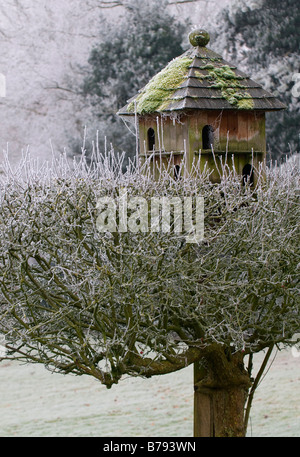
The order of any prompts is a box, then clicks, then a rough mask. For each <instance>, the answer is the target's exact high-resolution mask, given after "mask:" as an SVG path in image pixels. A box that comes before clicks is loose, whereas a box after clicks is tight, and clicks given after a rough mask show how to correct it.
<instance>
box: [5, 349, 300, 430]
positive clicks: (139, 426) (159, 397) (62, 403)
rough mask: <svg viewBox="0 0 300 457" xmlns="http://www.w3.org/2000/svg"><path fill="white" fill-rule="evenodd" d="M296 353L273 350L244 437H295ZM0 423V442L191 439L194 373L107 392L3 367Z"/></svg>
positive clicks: (299, 366) (92, 384)
mask: <svg viewBox="0 0 300 457" xmlns="http://www.w3.org/2000/svg"><path fill="white" fill-rule="evenodd" d="M295 355H298V354H297V352H296V353H295V351H294V356H293V353H292V351H291V350H288V351H281V352H278V354H277V356H276V359H275V361H274V363H273V365H272V367H271V369H270V371H269V372H268V374H267V375H266V377H265V378H264V380H263V382H262V383H261V385H260V386H259V388H258V391H257V393H256V396H255V399H254V406H253V409H252V414H251V423H250V427H249V433H248V436H253V437H256V436H257V437H259V436H260V437H267V436H286V437H288V436H290V437H291V436H294V437H295V436H299V435H300V405H299V398H300V383H299V381H300V357H295ZM261 358H262V355H258V356H257V359H258V360H261ZM257 367H258V365H256V369H257ZM0 418H1V420H0V436H1V437H14V436H17V437H20V436H23V437H61V436H64V437H68V436H72V437H97V436H98V437H138V436H142V437H192V433H193V370H192V367H188V368H187V369H185V370H182V371H180V372H178V373H174V374H171V375H167V376H162V377H155V378H153V379H150V380H143V379H138V378H137V379H129V378H128V379H125V380H124V381H121V382H120V384H119V385H118V386H115V387H113V388H112V389H111V390H106V388H105V387H103V386H102V385H101V384H99V383H98V382H97V381H96V380H94V379H92V378H88V377H73V376H62V375H58V374H51V373H49V372H48V371H46V370H45V369H44V368H43V367H41V366H37V365H20V364H17V363H7V362H5V361H4V362H2V363H0Z"/></svg>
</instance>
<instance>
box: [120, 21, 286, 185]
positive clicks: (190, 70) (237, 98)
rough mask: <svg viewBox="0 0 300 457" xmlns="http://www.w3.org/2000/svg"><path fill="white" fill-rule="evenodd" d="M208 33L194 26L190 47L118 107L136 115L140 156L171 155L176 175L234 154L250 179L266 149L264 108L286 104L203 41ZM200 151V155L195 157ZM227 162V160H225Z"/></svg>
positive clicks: (122, 112) (214, 175) (123, 112)
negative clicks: (184, 170) (186, 169)
mask: <svg viewBox="0 0 300 457" xmlns="http://www.w3.org/2000/svg"><path fill="white" fill-rule="evenodd" d="M208 42H209V34H208V33H207V32H206V31H204V30H195V31H194V32H192V33H191V34H190V43H191V45H192V47H191V48H190V49H188V50H187V51H186V52H185V53H184V54H182V55H181V56H179V57H177V58H175V59H174V60H172V61H171V62H170V63H169V64H168V65H167V66H166V67H165V68H164V69H163V70H162V71H161V72H159V73H158V74H157V75H155V76H154V77H153V78H152V79H151V80H150V81H149V83H148V84H147V85H146V86H145V87H144V88H142V89H141V90H140V91H139V93H138V94H137V95H135V96H134V97H133V98H131V99H130V100H129V101H128V103H127V104H126V105H125V106H124V107H123V108H121V109H120V110H119V111H118V114H119V115H120V116H123V117H124V118H126V117H128V116H134V117H136V118H137V119H138V127H139V139H140V156H141V158H143V157H145V156H149V155H151V154H152V155H153V160H156V161H157V160H158V156H159V159H160V160H161V158H163V160H165V161H166V162H167V160H168V158H169V157H172V161H173V166H174V176H175V177H178V176H179V174H180V173H182V172H183V171H182V170H183V167H181V164H182V161H183V157H184V155H185V166H186V167H188V168H191V166H192V164H193V163H195V160H196V161H197V163H199V166H200V167H204V165H205V163H207V165H208V167H209V168H211V169H212V170H214V171H213V173H212V175H211V179H212V180H213V181H217V180H218V173H217V172H216V170H215V158H216V157H218V156H225V155H226V157H227V158H228V160H229V161H232V160H234V166H235V168H236V169H237V171H238V172H239V173H240V174H241V175H244V176H249V178H250V179H251V180H252V181H253V182H254V181H255V176H254V174H253V173H252V170H253V166H252V165H254V167H256V166H258V163H259V162H260V161H263V160H264V159H265V155H266V136H265V113H266V112H267V111H274V110H282V109H285V105H283V104H282V103H281V102H280V101H279V100H278V99H277V98H276V97H274V96H273V95H272V94H271V93H269V92H267V91H265V90H264V89H263V88H262V86H261V85H260V84H258V83H257V82H255V81H253V80H252V79H250V78H249V76H247V75H246V74H245V73H243V72H241V71H240V70H238V69H237V67H236V66H234V65H232V64H230V63H228V62H226V61H225V60H224V59H223V58H222V57H221V56H220V55H219V54H217V53H215V52H214V51H212V50H211V49H208V48H207V47H206V45H207V44H208ZM199 157H200V160H199ZM228 164H229V165H230V163H228Z"/></svg>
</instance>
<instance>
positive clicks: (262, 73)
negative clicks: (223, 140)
mask: <svg viewBox="0 0 300 457" xmlns="http://www.w3.org/2000/svg"><path fill="white" fill-rule="evenodd" d="M299 22H300V9H299V2H298V1H297V0H284V1H280V0H260V1H259V2H257V1H250V2H249V1H247V2H246V1H244V0H237V1H235V2H233V3H232V4H231V5H229V6H227V7H226V8H225V9H224V10H223V11H221V13H220V14H219V16H218V17H217V19H216V26H215V33H216V35H217V36H218V42H219V49H220V50H221V51H222V52H224V53H225V55H226V56H228V58H230V59H231V60H233V61H235V62H237V63H238V65H239V67H240V68H241V69H244V71H245V72H247V73H248V74H250V75H251V77H252V78H253V79H254V80H256V81H258V82H260V83H261V84H262V85H263V87H264V88H265V89H266V90H269V91H271V92H272V93H274V94H275V95H277V96H278V97H279V99H280V100H281V101H282V102H283V103H285V104H286V105H287V107H288V109H287V110H286V111H283V112H280V113H275V114H272V113H271V114H268V115H267V138H268V149H269V151H270V152H271V154H272V158H273V159H277V158H280V157H281V156H283V155H285V154H286V153H289V152H291V151H292V152H295V151H296V150H298V151H299V135H300V129H299V125H300V94H299V90H298V91H296V88H295V85H296V84H297V85H298V86H297V87H299V80H300V74H299V73H300V67H299V50H300V41H299V33H298V29H299Z"/></svg>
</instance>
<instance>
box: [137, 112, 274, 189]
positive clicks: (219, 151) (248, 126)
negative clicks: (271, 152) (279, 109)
mask: <svg viewBox="0 0 300 457" xmlns="http://www.w3.org/2000/svg"><path fill="white" fill-rule="evenodd" d="M206 125H211V126H212V127H213V129H214V151H215V156H216V158H217V159H218V156H220V155H221V156H224V159H225V154H226V150H227V158H228V164H229V165H230V166H232V165H233V161H234V166H235V168H236V170H237V172H238V173H239V174H242V172H243V168H244V166H245V165H246V164H247V163H251V162H252V150H253V157H254V165H255V166H258V164H259V162H260V161H263V160H264V158H265V153H266V137H265V113H264V112H259V111H238V110H236V111H232V110H231V111H217V110H216V111H191V112H189V113H187V114H184V115H181V116H180V118H178V119H176V120H173V119H171V118H170V117H156V116H144V117H140V120H139V135H140V151H141V156H143V157H144V156H145V154H146V155H149V154H151V153H152V151H149V149H148V130H149V129H150V128H152V129H153V130H154V132H155V151H157V154H158V155H159V151H160V153H162V157H163V159H161V155H160V156H159V157H157V158H156V159H155V160H156V162H157V161H158V160H159V164H161V163H163V164H165V166H166V164H167V162H168V157H169V155H170V153H172V163H173V165H176V164H179V163H180V161H181V160H183V158H184V151H186V153H187V155H186V164H185V165H186V166H187V168H189V169H190V168H191V166H192V164H193V161H194V162H195V161H196V162H197V161H198V158H199V153H200V152H201V162H200V166H201V167H204V165H205V163H207V166H208V167H209V168H211V169H212V170H214V172H213V174H212V180H213V181H217V180H218V173H217V170H216V166H215V160H214V157H213V154H212V152H211V151H210V150H203V149H202V144H203V143H202V141H203V139H202V131H203V128H204V126H206ZM232 156H234V158H233V161H232ZM157 166H158V164H157Z"/></svg>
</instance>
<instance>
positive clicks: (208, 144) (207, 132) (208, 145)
mask: <svg viewBox="0 0 300 457" xmlns="http://www.w3.org/2000/svg"><path fill="white" fill-rule="evenodd" d="M213 145H214V129H213V126H212V125H205V127H203V130H202V149H212V147H213Z"/></svg>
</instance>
